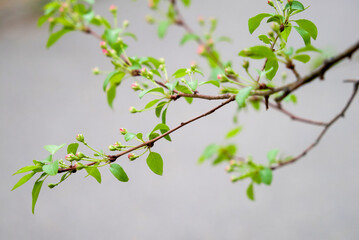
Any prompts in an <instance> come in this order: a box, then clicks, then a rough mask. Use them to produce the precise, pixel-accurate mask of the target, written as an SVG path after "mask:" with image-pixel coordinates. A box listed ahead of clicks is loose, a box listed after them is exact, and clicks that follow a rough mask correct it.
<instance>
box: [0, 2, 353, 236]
mask: <svg viewBox="0 0 359 240" xmlns="http://www.w3.org/2000/svg"><path fill="white" fill-rule="evenodd" d="M45 2H46V1H26V0H16V1H15V0H14V1H4V0H2V1H0V53H1V58H0V84H1V86H0V122H1V125H0V141H1V142H0V143H1V144H0V152H1V164H2V166H1V168H0V175H1V182H0V190H1V196H0V203H1V204H0V212H1V215H0V238H1V239H49V238H51V239H54V240H55V239H119V238H122V239H246V240H249V239H264V238H265V239H358V238H359V229H358V223H359V205H358V202H359V190H358V187H357V186H358V184H359V180H358V178H357V175H358V170H357V169H358V167H359V157H358V156H359V148H358V145H359V125H358V122H359V97H358V96H357V98H356V99H355V100H354V102H353V104H352V106H351V107H350V109H349V110H348V112H347V114H346V116H345V119H341V120H339V121H338V122H337V123H336V124H335V125H334V126H333V127H332V128H331V129H330V130H329V132H328V133H327V134H326V136H325V137H324V139H323V140H322V141H321V143H320V145H319V146H318V147H316V148H315V149H314V150H313V151H312V152H310V154H309V155H307V156H306V157H305V158H303V159H301V160H300V161H299V162H297V163H295V164H293V165H290V166H287V167H284V168H281V169H279V170H277V171H275V172H274V179H273V182H272V185H271V186H270V187H267V186H262V185H261V186H259V187H256V188H255V194H256V200H255V202H251V201H250V200H248V199H247V197H246V193H245V190H246V188H247V186H248V183H249V182H246V181H244V182H237V183H235V184H233V183H231V182H230V181H229V174H227V173H226V172H225V171H224V167H225V165H220V166H217V167H213V166H211V164H210V163H209V162H208V163H205V164H203V165H201V166H199V165H197V159H198V157H199V156H200V155H201V153H202V151H203V149H204V148H205V146H207V145H208V144H210V143H224V134H225V132H227V131H228V130H230V129H231V127H233V123H232V118H233V115H234V113H235V104H232V105H230V106H226V107H224V108H222V109H220V110H219V111H218V112H216V113H215V114H213V115H210V116H208V117H206V118H204V119H201V120H199V121H197V122H195V123H193V124H191V125H189V126H186V127H184V128H183V129H182V130H181V131H177V132H175V133H174V134H172V135H171V136H172V143H169V142H167V141H160V142H158V143H156V145H155V146H154V151H156V152H159V153H161V154H162V156H163V158H164V174H163V176H162V177H160V176H157V175H155V174H153V173H152V172H150V170H149V169H148V167H147V166H146V162H145V158H140V159H138V160H136V161H134V162H129V161H128V160H127V158H125V157H123V158H120V159H119V160H118V161H119V163H120V164H121V165H122V166H123V167H124V169H125V170H126V172H127V174H128V176H129V178H130V181H129V182H128V183H121V182H119V181H117V180H116V179H115V178H114V177H113V176H112V174H111V173H110V172H109V171H108V169H105V168H104V169H101V173H102V184H101V185H100V184H98V183H97V182H96V181H95V180H94V179H93V178H84V176H85V173H83V172H80V173H78V174H74V175H72V176H71V177H70V179H69V180H68V181H65V182H64V183H62V184H61V185H60V186H58V187H56V188H54V189H49V188H47V187H46V186H45V184H44V186H43V189H42V191H41V193H40V196H39V200H38V202H37V207H36V210H35V215H32V214H31V190H32V184H33V181H30V182H29V183H27V184H25V185H24V186H22V187H20V188H19V189H17V190H16V191H13V192H11V191H10V190H11V188H12V187H13V185H14V184H15V183H16V182H17V181H18V179H19V176H14V177H13V176H11V175H12V173H14V172H15V171H16V170H17V169H19V168H21V167H23V166H26V165H30V164H32V160H33V159H37V160H42V159H44V158H45V157H46V156H47V153H46V151H45V150H44V149H43V146H44V145H48V144H58V145H59V144H62V143H71V142H73V141H74V139H75V136H76V134H77V133H83V134H84V135H85V138H86V141H87V142H88V143H89V144H90V145H91V146H96V147H98V148H101V149H105V150H106V149H107V146H108V145H110V144H113V143H114V142H115V141H118V140H120V141H121V140H122V138H121V136H120V134H119V131H118V129H119V128H120V127H125V128H127V129H128V130H129V131H134V132H136V131H137V132H140V131H142V132H148V131H149V130H150V129H152V128H153V126H155V124H157V122H158V120H157V118H156V117H155V114H154V113H153V112H145V113H142V114H130V113H129V112H128V108H129V107H130V106H132V105H133V106H135V107H137V108H141V107H143V106H144V105H145V103H146V101H139V100H138V98H137V94H136V93H134V92H133V91H132V90H131V89H130V84H131V83H132V80H131V79H128V80H127V81H125V82H124V83H123V84H122V85H121V87H120V90H119V91H118V95H117V98H116V100H115V103H114V110H111V109H110V108H109V107H108V106H107V102H106V96H105V94H104V93H103V91H102V82H103V80H104V78H105V76H104V75H100V76H93V75H92V73H91V69H92V68H93V67H95V66H98V67H99V68H100V69H101V70H111V65H110V64H109V63H108V59H106V58H105V57H103V54H102V52H101V50H100V48H99V45H98V44H99V43H98V40H96V39H94V38H92V37H90V36H87V35H85V34H82V33H79V32H75V33H72V34H68V35H65V36H64V37H63V38H62V39H60V41H59V42H58V43H56V44H55V45H54V46H53V47H51V49H49V50H47V49H45V45H46V41H47V37H48V32H47V27H43V28H37V26H36V24H37V18H38V17H39V16H40V15H41V8H42V5H43V4H44V3H45ZM192 2H193V3H192V6H191V7H190V8H189V9H184V8H183V7H182V6H181V9H182V10H183V12H182V13H183V15H184V17H185V18H186V19H187V21H188V22H189V23H190V24H191V25H193V28H194V29H195V30H196V31H197V30H200V28H199V27H198V24H197V17H198V16H203V17H205V18H208V17H211V16H213V17H218V19H219V23H218V30H217V34H218V35H217V36H221V35H228V36H230V37H231V38H232V40H233V42H232V43H231V44H228V43H223V44H220V45H218V47H219V50H220V51H222V52H223V58H224V59H232V60H233V63H234V68H237V67H236V66H239V64H241V60H240V59H239V58H238V57H236V56H237V54H238V52H239V51H240V50H241V49H243V48H244V47H248V46H252V45H255V44H258V43H259V42H258V40H257V38H256V35H255V34H254V35H250V34H249V33H248V29H247V21H248V19H249V18H250V17H252V16H254V15H256V14H257V13H260V12H264V11H270V8H269V7H268V6H267V4H266V1H238V0H236V1H234V0H222V1H220V2H219V1H205V0H197V1H195V0H193V1H192ZM303 3H304V5H305V6H308V5H310V8H309V9H308V10H307V11H306V12H305V13H304V14H303V15H302V17H303V18H308V19H310V20H312V21H313V22H314V23H315V24H316V25H317V26H318V29H319V35H318V39H317V41H315V42H314V43H313V44H314V45H315V46H317V47H319V48H324V49H330V50H331V51H333V52H340V51H342V50H344V49H346V48H347V47H349V46H350V45H352V44H354V43H355V42H356V41H357V40H358V39H359V31H358V27H357V23H358V22H359V15H358V10H359V2H358V1H357V0H343V1H340V2H338V1H334V0H328V1H325V3H324V2H322V1H303ZM111 4H116V5H118V6H119V10H118V12H119V17H120V21H122V20H125V19H128V20H129V21H130V28H129V31H131V32H133V33H135V34H136V35H137V37H138V41H137V42H135V41H133V40H129V41H128V43H129V45H130V47H129V49H128V51H127V53H128V55H130V56H135V55H137V56H154V57H164V58H165V59H166V62H167V66H168V69H169V71H170V72H171V71H172V72H173V71H175V70H176V69H177V68H180V67H188V66H189V64H190V62H191V61H192V60H195V61H197V62H198V64H199V65H200V66H202V67H203V69H204V71H207V70H208V68H206V64H205V62H204V61H203V59H201V58H200V57H199V56H197V55H196V54H195V52H196V49H197V46H196V44H194V43H189V44H187V45H186V46H184V47H179V44H178V43H179V40H180V39H181V37H182V35H183V33H184V31H183V29H181V28H178V27H176V26H174V27H171V28H170V29H169V31H168V33H167V36H166V38H165V39H164V40H159V39H158V38H157V36H156V28H155V26H151V25H147V24H146V23H145V20H144V16H145V15H146V14H149V13H151V11H150V10H149V9H148V8H147V2H146V1H143V0H138V1H135V2H134V1H130V0H122V1H105V0H103V1H97V2H96V4H95V10H96V11H97V12H98V13H100V14H101V15H105V16H109V15H110V14H109V13H108V7H109V6H110V5H111ZM260 31H264V32H266V31H268V28H267V27H266V26H264V27H261V28H259V29H258V30H257V31H256V32H255V33H257V35H258V34H259V32H260ZM289 43H290V44H292V45H293V46H298V45H299V46H300V45H302V44H303V43H302V40H301V39H300V38H299V37H298V35H297V34H292V35H291V37H290V40H289ZM353 57H354V60H353V61H348V60H346V61H345V62H344V63H341V64H339V65H337V66H336V67H335V68H334V69H332V70H331V71H329V72H328V73H327V74H326V79H325V81H316V82H314V83H313V84H310V85H308V86H306V87H303V88H301V89H300V90H299V91H297V93H296V94H297V96H298V104H297V105H295V106H294V105H293V104H288V109H290V110H292V111H294V112H295V113H296V114H298V115H300V116H303V117H307V118H312V119H315V120H321V121H327V120H329V119H331V118H332V117H333V116H334V115H335V114H337V113H338V112H339V111H340V110H341V109H342V107H343V106H344V104H345V103H346V101H347V99H348V98H349V96H350V94H351V92H352V85H350V84H344V83H343V82H342V80H344V79H348V78H354V77H358V76H359V68H358V53H357V54H356V55H354V56H353ZM298 68H299V70H300V71H301V72H302V73H307V72H309V71H310V70H309V68H308V67H306V66H302V65H300V64H299V65H298ZM237 69H238V68H237ZM289 79H291V75H290V74H289ZM208 91H214V88H211V87H208ZM148 99H149V98H147V100H148ZM217 104H219V102H207V101H204V100H195V101H194V103H193V104H192V105H191V106H190V107H189V106H188V104H187V103H186V102H185V101H184V100H183V99H180V100H178V101H176V102H175V104H173V105H172V106H171V107H170V108H169V111H168V125H169V126H170V127H174V126H177V125H178V124H179V123H180V122H181V121H186V120H188V119H190V118H193V117H195V116H197V115H199V114H201V113H203V112H206V111H208V110H209V109H211V107H213V106H215V105H217ZM239 121H240V123H241V124H243V125H244V126H245V128H244V130H243V132H242V133H241V134H240V135H239V136H238V137H236V138H235V139H234V140H233V142H235V143H236V144H237V145H238V148H239V154H240V155H242V156H246V155H248V154H252V155H253V157H254V159H255V160H256V161H259V162H265V161H266V159H265V158H266V152H267V151H269V150H271V149H273V148H279V149H280V152H281V155H283V156H288V155H297V154H298V153H300V152H301V151H302V150H303V149H304V148H305V147H306V146H308V145H309V144H310V143H311V142H312V141H313V140H314V139H315V138H316V136H317V134H318V133H319V132H320V131H321V128H318V127H312V126H308V125H305V124H302V123H297V122H293V121H291V120H290V119H289V118H287V117H286V116H284V115H282V114H280V113H278V112H276V111H274V110H271V109H270V110H269V111H264V110H262V111H261V112H260V113H257V112H254V111H252V110H248V111H247V112H242V113H241V114H240V115H239ZM82 150H83V151H85V153H86V150H84V148H82ZM64 155H65V152H64V151H60V152H59V154H57V156H58V157H59V158H60V157H63V156H64ZM56 181H57V179H55V178H52V179H50V181H48V182H47V183H49V182H56ZM47 183H46V184H47Z"/></svg>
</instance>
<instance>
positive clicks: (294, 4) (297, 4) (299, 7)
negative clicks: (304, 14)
mask: <svg viewBox="0 0 359 240" xmlns="http://www.w3.org/2000/svg"><path fill="white" fill-rule="evenodd" d="M288 8H290V9H292V10H301V11H303V10H304V6H303V4H302V3H300V2H298V1H293V2H292V3H291V4H289V3H287V5H285V8H284V9H288Z"/></svg>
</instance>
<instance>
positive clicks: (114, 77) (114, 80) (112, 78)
mask: <svg viewBox="0 0 359 240" xmlns="http://www.w3.org/2000/svg"><path fill="white" fill-rule="evenodd" d="M125 75H126V73H124V72H121V71H117V70H116V71H112V72H110V73H109V74H108V75H107V77H106V79H105V81H104V82H103V91H104V92H105V91H106V89H107V85H108V84H109V83H111V84H112V85H115V86H118V85H119V84H120V83H121V81H122V79H123V77H124V76H125Z"/></svg>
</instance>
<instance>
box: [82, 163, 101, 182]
mask: <svg viewBox="0 0 359 240" xmlns="http://www.w3.org/2000/svg"><path fill="white" fill-rule="evenodd" d="M85 169H86V172H87V173H88V174H89V175H90V176H92V177H94V178H95V179H96V181H97V182H98V183H101V173H100V171H99V170H98V169H97V167H87V168H85Z"/></svg>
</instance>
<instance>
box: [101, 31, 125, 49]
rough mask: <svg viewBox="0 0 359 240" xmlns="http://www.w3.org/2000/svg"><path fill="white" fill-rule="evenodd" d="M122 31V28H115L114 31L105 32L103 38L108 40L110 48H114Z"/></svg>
mask: <svg viewBox="0 0 359 240" xmlns="http://www.w3.org/2000/svg"><path fill="white" fill-rule="evenodd" d="M121 31H122V30H121V29H120V28H114V29H111V28H107V29H105V32H104V34H103V36H102V37H103V38H104V39H106V40H107V42H108V44H109V45H110V46H113V45H114V44H115V43H116V42H117V39H118V37H119V34H120V32H121Z"/></svg>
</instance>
